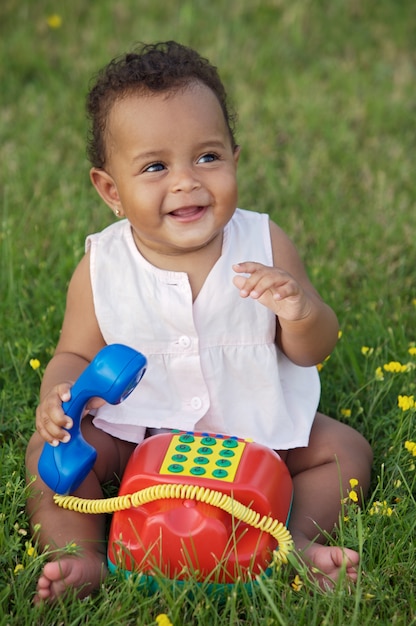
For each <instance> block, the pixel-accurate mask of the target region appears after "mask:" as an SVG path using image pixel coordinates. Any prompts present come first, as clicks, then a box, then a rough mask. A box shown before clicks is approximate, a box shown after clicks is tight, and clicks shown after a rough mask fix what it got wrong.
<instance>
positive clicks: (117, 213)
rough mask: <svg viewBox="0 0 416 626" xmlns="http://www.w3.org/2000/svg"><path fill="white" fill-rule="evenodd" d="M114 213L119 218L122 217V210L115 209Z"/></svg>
mask: <svg viewBox="0 0 416 626" xmlns="http://www.w3.org/2000/svg"><path fill="white" fill-rule="evenodd" d="M114 213H115V214H116V216H117V217H120V215H121V213H120V209H115V211H114Z"/></svg>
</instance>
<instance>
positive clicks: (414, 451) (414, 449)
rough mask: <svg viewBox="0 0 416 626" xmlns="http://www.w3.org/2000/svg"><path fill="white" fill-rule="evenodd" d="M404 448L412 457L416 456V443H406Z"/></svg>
mask: <svg viewBox="0 0 416 626" xmlns="http://www.w3.org/2000/svg"><path fill="white" fill-rule="evenodd" d="M404 447H405V448H406V450H407V451H408V452H410V454H411V455H412V456H416V443H415V442H414V441H405V444H404Z"/></svg>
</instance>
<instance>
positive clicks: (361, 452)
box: [283, 413, 372, 586]
mask: <svg viewBox="0 0 416 626" xmlns="http://www.w3.org/2000/svg"><path fill="white" fill-rule="evenodd" d="M283 458H285V460H286V464H287V466H288V468H289V471H290V473H291V475H292V479H293V487H294V500H293V508H292V513H291V517H290V524H289V528H290V531H291V533H292V536H293V539H294V542H295V546H296V549H297V551H298V552H299V553H300V554H301V555H302V557H303V558H304V559H305V561H306V562H307V563H309V564H310V566H311V571H312V570H314V569H317V570H319V571H320V572H321V575H319V574H318V575H317V576H316V577H317V578H318V579H319V580H320V582H321V584H322V585H323V586H325V585H326V584H327V583H328V582H329V584H330V579H332V580H336V579H337V578H338V576H339V574H340V571H341V569H342V567H346V573H347V576H348V577H349V578H350V579H352V580H353V581H354V580H356V578H357V572H356V567H357V565H358V563H359V555H358V553H357V552H355V551H353V550H350V549H348V548H341V547H336V546H326V545H324V544H325V541H326V540H325V537H324V535H323V534H322V533H321V532H320V529H321V530H322V531H324V532H326V533H328V534H332V532H333V531H334V528H335V526H336V525H337V524H338V521H339V515H340V512H341V499H342V498H343V497H345V495H346V494H347V493H348V491H349V489H350V487H349V480H350V479H351V478H356V479H357V480H358V482H359V485H358V490H360V489H361V490H362V492H363V494H366V493H367V490H368V487H369V484H370V473H371V464H372V452H371V448H370V446H369V444H368V443H367V441H366V440H365V439H364V437H362V436H361V435H360V434H359V433H358V432H357V431H355V430H354V429H352V428H350V427H349V426H346V425H345V424H342V423H341V422H337V421H335V420H333V419H331V418H329V417H327V416H325V415H322V414H321V413H317V415H316V418H315V421H314V425H313V427H312V431H311V436H310V440H309V445H308V447H307V448H297V449H294V450H290V451H289V452H288V453H287V454H286V455H284V454H283Z"/></svg>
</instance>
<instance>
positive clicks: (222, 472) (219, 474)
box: [212, 469, 228, 478]
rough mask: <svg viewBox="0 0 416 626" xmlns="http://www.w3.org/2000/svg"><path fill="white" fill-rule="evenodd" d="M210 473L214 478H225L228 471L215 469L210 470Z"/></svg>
mask: <svg viewBox="0 0 416 626" xmlns="http://www.w3.org/2000/svg"><path fill="white" fill-rule="evenodd" d="M212 475H213V476H214V477H215V478H225V477H226V476H228V472H226V471H225V470H222V469H217V470H214V471H213V472H212Z"/></svg>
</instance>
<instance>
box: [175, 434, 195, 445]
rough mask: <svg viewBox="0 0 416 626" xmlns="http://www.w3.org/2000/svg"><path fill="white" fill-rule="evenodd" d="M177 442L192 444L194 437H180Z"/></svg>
mask: <svg viewBox="0 0 416 626" xmlns="http://www.w3.org/2000/svg"><path fill="white" fill-rule="evenodd" d="M179 441H180V442H181V443H193V442H194V441H195V437H194V436H193V435H181V436H180V437H179Z"/></svg>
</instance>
